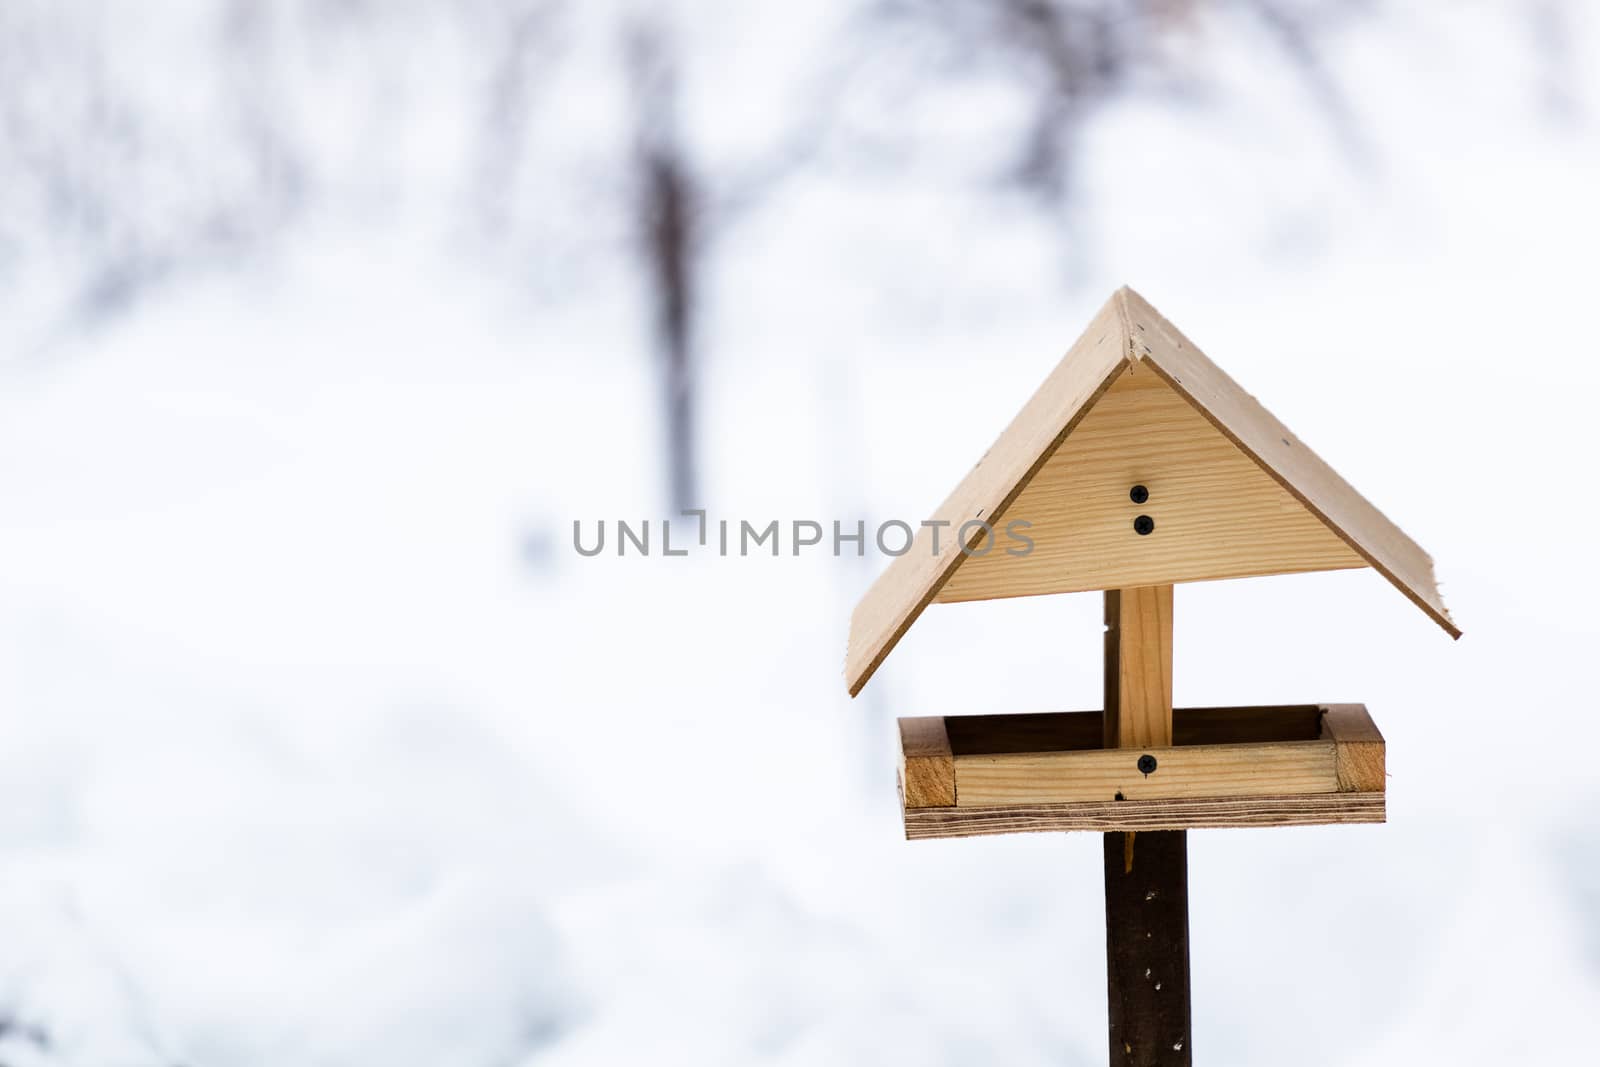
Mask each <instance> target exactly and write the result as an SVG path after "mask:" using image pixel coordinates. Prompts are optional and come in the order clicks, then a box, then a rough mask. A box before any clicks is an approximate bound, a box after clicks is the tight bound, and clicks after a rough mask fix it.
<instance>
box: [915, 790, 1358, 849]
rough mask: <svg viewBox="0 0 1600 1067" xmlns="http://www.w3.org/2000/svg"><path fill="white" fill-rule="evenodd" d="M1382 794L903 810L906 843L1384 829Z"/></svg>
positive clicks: (1208, 798) (1325, 794)
mask: <svg viewBox="0 0 1600 1067" xmlns="http://www.w3.org/2000/svg"><path fill="white" fill-rule="evenodd" d="M1384 808H1385V805H1384V794H1383V793H1310V794H1304V795H1294V796H1259V797H1205V798H1196V799H1187V800H1126V801H1111V802H1105V801H1095V802H1092V803H1085V804H1015V805H1008V806H1004V807H990V808H960V807H957V808H921V809H915V808H906V809H905V828H906V839H907V840H910V841H918V840H924V839H929V838H943V837H976V836H979V835H983V834H1019V833H1059V832H1063V831H1105V832H1114V831H1123V832H1127V833H1133V832H1135V831H1140V830H1194V829H1224V828H1230V827H1252V826H1319V825H1325V824H1331V823H1381V822H1383V821H1384V819H1385V814H1384Z"/></svg>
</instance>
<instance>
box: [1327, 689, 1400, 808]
mask: <svg viewBox="0 0 1600 1067" xmlns="http://www.w3.org/2000/svg"><path fill="white" fill-rule="evenodd" d="M1322 733H1323V736H1324V737H1327V738H1328V739H1330V740H1332V741H1333V742H1335V752H1336V753H1337V758H1336V763H1335V769H1336V770H1337V772H1338V776H1339V788H1340V789H1341V790H1343V791H1345V792H1383V791H1384V789H1385V788H1386V786H1387V782H1388V775H1387V772H1386V770H1385V768H1384V744H1383V735H1382V734H1381V733H1379V732H1378V727H1377V725H1376V724H1375V723H1374V722H1373V721H1372V716H1370V715H1368V714H1367V709H1366V707H1365V706H1364V705H1361V704H1329V705H1328V706H1327V710H1326V711H1325V712H1324V713H1323V716H1322Z"/></svg>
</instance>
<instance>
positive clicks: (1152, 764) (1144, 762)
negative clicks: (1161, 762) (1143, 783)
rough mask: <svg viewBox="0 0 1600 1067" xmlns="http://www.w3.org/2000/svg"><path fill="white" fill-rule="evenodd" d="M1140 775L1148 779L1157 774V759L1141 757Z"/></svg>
mask: <svg viewBox="0 0 1600 1067" xmlns="http://www.w3.org/2000/svg"><path fill="white" fill-rule="evenodd" d="M1139 773H1140V774H1142V775H1144V776H1145V777H1146V778H1148V777H1150V776H1151V775H1152V774H1154V773H1156V758H1155V757H1154V756H1151V755H1148V754H1146V755H1143V756H1140V757H1139Z"/></svg>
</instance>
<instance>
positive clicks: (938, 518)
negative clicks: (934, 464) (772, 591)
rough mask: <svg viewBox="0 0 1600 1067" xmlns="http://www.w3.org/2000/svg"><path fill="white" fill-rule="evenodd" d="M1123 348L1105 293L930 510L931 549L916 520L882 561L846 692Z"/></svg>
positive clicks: (1045, 451)
mask: <svg viewBox="0 0 1600 1067" xmlns="http://www.w3.org/2000/svg"><path fill="white" fill-rule="evenodd" d="M1128 354H1129V353H1128V339H1127V320H1126V318H1125V316H1124V315H1123V313H1122V309H1121V304H1120V298H1119V296H1118V295H1113V296H1112V298H1111V299H1110V300H1108V301H1106V303H1105V306H1104V307H1102V308H1101V309H1100V311H1099V312H1098V313H1097V314H1096V315H1095V317H1094V319H1093V321H1091V322H1090V323H1089V328H1088V329H1087V330H1085V331H1084V332H1083V335H1082V336H1081V337H1079V338H1078V340H1077V341H1076V342H1075V343H1074V344H1073V346H1072V347H1071V349H1069V350H1068V351H1067V354H1066V355H1065V356H1064V357H1063V358H1062V360H1061V362H1060V363H1058V364H1056V367H1055V369H1054V370H1052V371H1051V372H1050V376H1049V377H1048V378H1046V379H1045V381H1044V384H1043V385H1041V386H1040V387H1039V390H1038V392H1036V393H1034V394H1033V397H1032V399H1030V400H1029V401H1028V403H1027V404H1026V405H1025V406H1024V407H1023V409H1022V410H1021V411H1020V412H1018V414H1017V417H1016V418H1014V419H1012V420H1011V425H1009V426H1007V427H1006V429H1005V432H1004V433H1002V434H1001V435H1000V437H999V439H998V440H996V441H995V443H994V444H993V445H992V446H990V448H989V451H987V452H986V453H984V455H983V458H981V459H980V460H978V463H977V465H976V466H974V467H973V468H972V470H971V471H970V472H969V473H968V474H967V476H966V477H965V478H963V479H962V480H961V484H960V485H958V486H956V488H955V491H954V492H952V493H951V494H950V496H949V497H948V498H946V500H945V502H944V503H943V504H941V505H940V506H939V510H938V511H937V512H935V513H934V517H933V519H932V520H931V521H932V522H934V523H939V522H943V523H946V524H948V525H947V526H945V527H940V528H937V532H938V533H939V534H940V542H941V543H940V544H939V551H938V552H935V551H934V550H933V544H934V536H935V532H936V528H935V527H932V526H926V525H925V526H921V527H919V528H918V530H917V534H916V537H915V538H914V540H913V541H912V543H911V548H910V550H909V551H907V552H906V553H905V554H904V555H902V556H898V557H896V558H895V560H894V561H893V562H892V563H890V564H889V566H888V568H887V569H886V570H885V571H884V572H883V573H882V574H881V575H879V576H878V580H877V581H876V582H874V583H872V587H871V588H870V589H868V590H867V593H866V595H865V596H863V597H862V598H861V601H860V602H859V603H858V604H857V605H856V609H855V612H854V613H853V614H852V615H851V617H850V640H849V644H848V646H847V648H846V650H845V681H846V684H847V685H848V686H849V688H850V695H851V696H855V695H856V694H857V693H859V692H860V691H861V687H862V686H864V685H866V684H867V679H869V678H871V677H872V674H873V672H874V671H876V670H877V669H878V665H879V664H880V663H882V662H883V659H884V657H885V656H887V655H888V654H889V652H890V650H891V649H893V648H894V646H895V644H896V643H898V642H899V640H900V638H901V637H902V636H904V635H905V632H906V631H907V630H908V629H910V628H911V624H912V623H913V622H915V621H916V620H917V616H919V615H921V614H922V611H923V609H924V608H926V607H927V606H928V604H929V603H930V602H931V601H932V600H933V598H934V597H935V596H937V595H938V592H939V590H940V588H942V587H943V586H944V583H945V582H947V581H949V579H950V575H951V574H953V573H954V572H955V569H956V568H957V567H958V566H960V565H961V561H962V560H963V559H965V558H966V555H965V552H964V549H971V548H972V547H973V546H975V545H976V544H977V543H978V541H979V540H981V539H982V538H983V535H984V534H983V530H982V529H981V528H973V529H972V530H971V531H970V533H969V534H968V536H966V537H965V538H961V537H958V536H957V534H958V533H959V531H960V530H961V529H962V526H963V524H964V523H967V522H969V521H971V520H974V519H977V520H987V519H992V518H994V517H995V516H996V515H998V514H999V513H1000V512H1001V511H1002V510H1004V509H1005V507H1006V506H1007V505H1009V504H1010V503H1011V501H1012V500H1014V499H1016V496H1017V494H1018V493H1020V492H1021V491H1022V488H1023V486H1025V485H1027V483H1028V480H1029V479H1030V478H1032V477H1033V475H1034V472H1036V471H1037V470H1038V469H1039V468H1040V467H1041V466H1043V464H1044V461H1045V460H1047V459H1049V458H1050V455H1051V454H1052V453H1053V452H1054V451H1055V450H1056V448H1057V447H1058V446H1059V445H1060V444H1061V442H1062V441H1063V440H1065V439H1066V436H1067V434H1068V433H1070V432H1071V430H1072V428H1073V427H1074V426H1076V425H1077V424H1078V420H1079V419H1081V418H1082V417H1083V415H1084V413H1085V412H1087V411H1088V410H1089V408H1090V407H1091V406H1093V404H1094V401H1095V400H1097V399H1098V398H1099V397H1100V394H1102V393H1103V392H1105V391H1106V390H1107V389H1109V388H1110V387H1111V383H1112V382H1113V381H1114V380H1116V377H1117V376H1118V375H1119V374H1121V373H1122V371H1123V369H1124V368H1125V367H1126V366H1127V365H1128V363H1127V361H1128Z"/></svg>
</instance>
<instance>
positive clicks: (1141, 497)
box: [1128, 485, 1150, 504]
mask: <svg viewBox="0 0 1600 1067" xmlns="http://www.w3.org/2000/svg"><path fill="white" fill-rule="evenodd" d="M1128 499H1129V500H1131V501H1133V502H1134V503H1135V504H1143V503H1144V502H1145V501H1146V500H1149V499H1150V490H1148V489H1146V488H1145V487H1144V486H1142V485H1136V486H1134V487H1133V488H1132V489H1129V490H1128Z"/></svg>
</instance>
